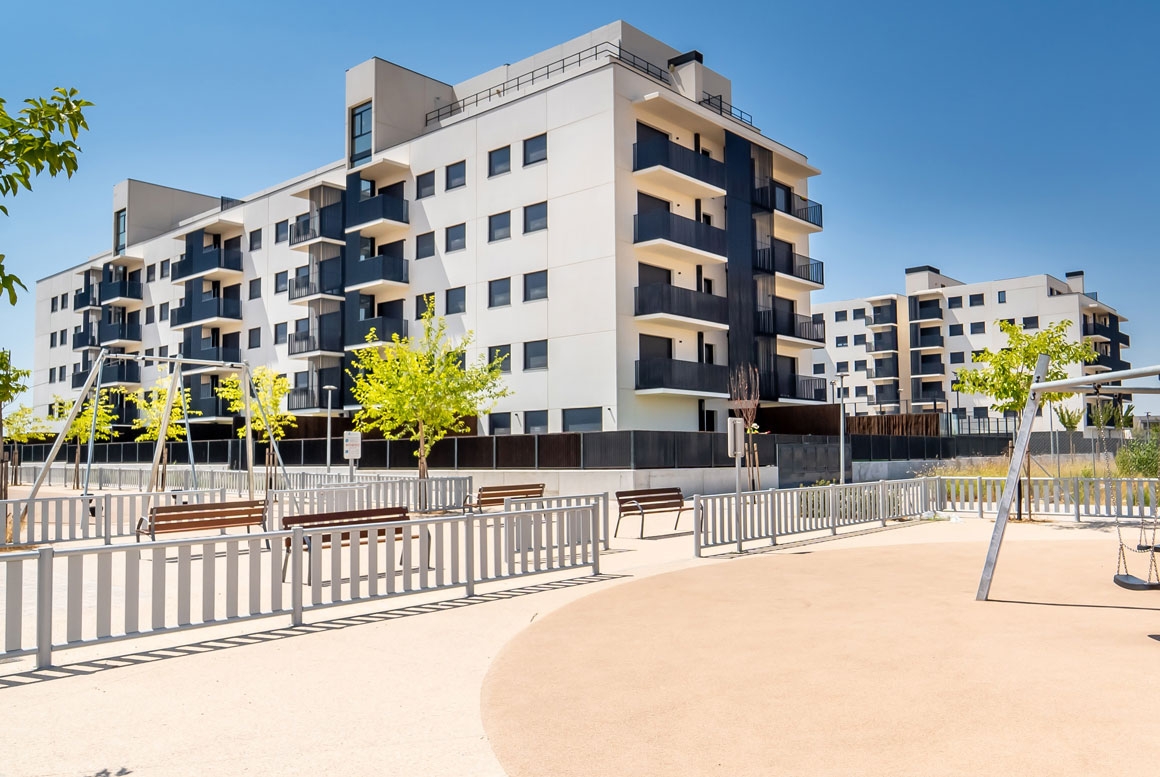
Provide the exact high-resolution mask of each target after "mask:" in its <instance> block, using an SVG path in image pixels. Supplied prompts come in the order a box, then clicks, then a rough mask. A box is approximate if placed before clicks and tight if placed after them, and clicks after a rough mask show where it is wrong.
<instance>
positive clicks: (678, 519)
mask: <svg viewBox="0 0 1160 777" xmlns="http://www.w3.org/2000/svg"><path fill="white" fill-rule="evenodd" d="M684 511H685V508H684V506H683V505H682V506H681V507H678V508H677V520H675V521H673V531H676V530H677V526H679V525H680V523H681V513H683V512H684Z"/></svg>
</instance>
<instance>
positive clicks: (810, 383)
mask: <svg viewBox="0 0 1160 777" xmlns="http://www.w3.org/2000/svg"><path fill="white" fill-rule="evenodd" d="M777 397H778V399H789V400H797V401H803V402H825V401H827V394H826V379H825V378H814V377H808V376H805V375H795V374H793V373H790V374H788V375H778V376H777Z"/></svg>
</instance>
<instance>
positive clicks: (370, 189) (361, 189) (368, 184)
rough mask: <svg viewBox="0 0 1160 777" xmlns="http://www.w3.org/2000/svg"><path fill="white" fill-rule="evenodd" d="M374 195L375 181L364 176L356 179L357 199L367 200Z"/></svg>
mask: <svg viewBox="0 0 1160 777" xmlns="http://www.w3.org/2000/svg"><path fill="white" fill-rule="evenodd" d="M374 196H375V182H374V181H368V180H366V179H365V178H359V179H358V201H359V202H362V201H363V200H369V199H370V198H371V197H374Z"/></svg>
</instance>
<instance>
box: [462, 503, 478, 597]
mask: <svg viewBox="0 0 1160 777" xmlns="http://www.w3.org/2000/svg"><path fill="white" fill-rule="evenodd" d="M473 522H474V519H473V518H472V517H471V516H466V517H465V518H464V519H463V530H464V533H465V534H466V537H465V538H464V543H463V552H464V554H465V556H466V557H467V562H466V563H465V564H464V570H463V573H464V576H465V578H466V579H465V581H464V583H465V587H466V589H467V595H468V596H469V597H471V596H475V532H474V531H472V529H473V528H474V527H473V526H472V523H473Z"/></svg>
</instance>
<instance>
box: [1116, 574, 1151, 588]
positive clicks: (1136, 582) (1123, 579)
mask: <svg viewBox="0 0 1160 777" xmlns="http://www.w3.org/2000/svg"><path fill="white" fill-rule="evenodd" d="M1112 582H1114V583H1115V584H1116V585H1118V586H1119V587H1120V588H1126V589H1127V590H1129V591H1160V583H1149V582H1148V581H1147V580H1141V579H1140V578H1138V577H1136V576H1135V575H1128V574H1123V575H1116V576H1115V577H1113V578H1112Z"/></svg>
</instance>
